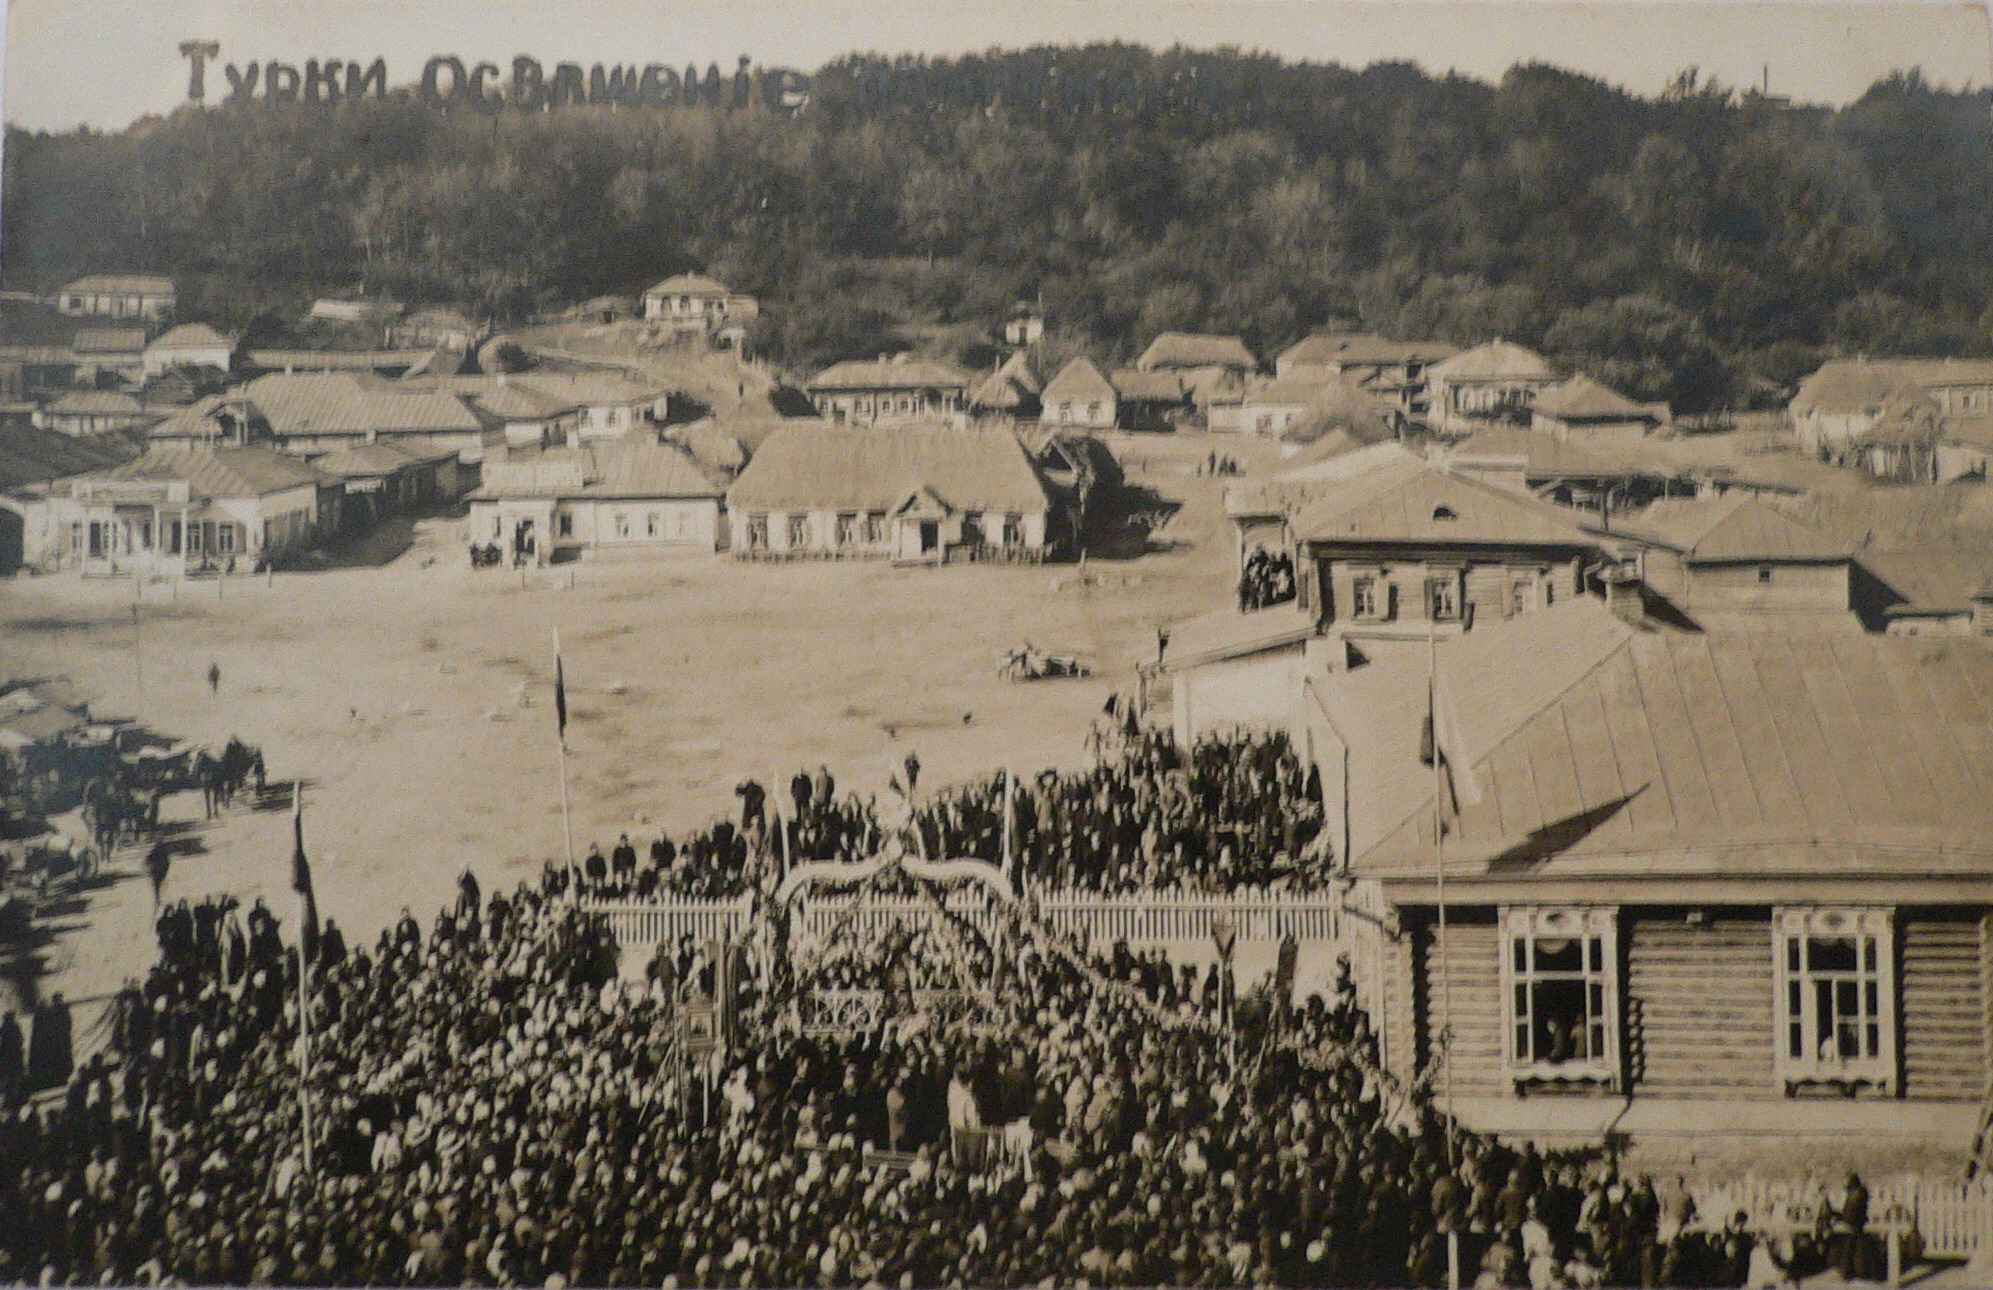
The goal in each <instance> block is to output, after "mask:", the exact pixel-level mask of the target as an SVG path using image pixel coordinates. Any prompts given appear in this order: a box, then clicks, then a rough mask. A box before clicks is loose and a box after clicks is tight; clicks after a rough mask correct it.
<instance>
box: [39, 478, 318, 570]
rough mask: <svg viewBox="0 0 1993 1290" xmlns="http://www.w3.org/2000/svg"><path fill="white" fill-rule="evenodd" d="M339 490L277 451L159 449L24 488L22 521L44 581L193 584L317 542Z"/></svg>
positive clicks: (289, 553)
mask: <svg viewBox="0 0 1993 1290" xmlns="http://www.w3.org/2000/svg"><path fill="white" fill-rule="evenodd" d="M342 493H343V486H342V484H341V482H340V481H339V480H338V479H337V478H335V477H333V476H331V475H328V474H326V473H324V472H323V471H320V470H317V469H315V468H313V467H312V466H311V465H309V464H308V463H306V462H304V461H302V460H300V459H298V458H297V457H294V456H291V455H289V454H287V453H282V452H278V451H276V450H275V449H272V448H267V447H247V448H241V447H195V448H162V447H157V446H154V447H151V448H148V449H147V450H146V452H145V453H144V454H143V455H141V456H139V457H137V458H135V459H134V460H131V461H127V462H124V463H122V464H119V465H116V466H111V467H108V468H106V469H103V470H97V471H91V472H89V473H87V474H82V475H75V476H71V477H70V478H67V479H60V480H56V481H54V482H53V483H44V484H38V485H25V486H22V487H20V488H16V489H14V490H12V491H10V492H9V493H8V494H7V495H6V496H5V498H4V499H0V504H4V505H5V507H6V508H7V509H8V510H11V511H13V512H14V513H15V514H16V515H18V516H19V517H20V519H21V540H22V560H23V563H25V564H26V565H27V566H28V567H30V568H33V569H36V570H38V571H41V572H47V573H53V572H58V571H73V572H81V573H89V574H108V573H147V574H170V575H184V574H189V573H198V572H201V571H204V570H234V569H242V570H250V569H255V568H258V567H261V566H263V565H265V564H267V563H268V562H270V561H272V560H276V559H281V558H283V557H284V556H287V555H291V554H295V553H296V552H298V551H301V550H305V549H307V548H309V547H311V546H312V545H314V544H315V543H316V542H317V541H318V538H319V536H320V534H321V533H322V532H323V531H325V530H326V529H328V528H330V527H331V526H332V525H334V524H336V523H337V522H338V513H339V506H340V498H341V495H342Z"/></svg>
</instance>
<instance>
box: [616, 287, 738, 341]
mask: <svg viewBox="0 0 1993 1290" xmlns="http://www.w3.org/2000/svg"><path fill="white" fill-rule="evenodd" d="M641 308H642V311H643V319H644V321H645V322H649V323H657V324H660V325H662V326H664V327H666V328H668V329H669V330H671V331H673V332H675V333H678V334H680V335H703V336H710V337H712V338H713V339H714V340H716V341H719V342H721V343H723V344H730V345H731V344H738V343H739V341H740V340H741V339H742V338H743V337H744V336H745V334H746V327H747V324H748V323H750V322H752V321H754V319H756V318H757V317H759V316H760V314H761V302H760V301H758V300H756V299H755V298H754V297H753V296H749V295H743V294H741V293H740V292H737V291H735V290H734V289H733V288H731V287H729V286H728V285H727V284H726V283H724V282H721V281H720V280H719V279H717V278H710V277H707V276H706V275H705V274H703V273H678V274H674V275H672V276H671V277H669V278H666V279H664V280H663V281H662V282H659V283H657V284H656V285H655V286H653V287H651V288H650V289H649V290H648V291H646V292H644V294H643V299H642V301H641Z"/></svg>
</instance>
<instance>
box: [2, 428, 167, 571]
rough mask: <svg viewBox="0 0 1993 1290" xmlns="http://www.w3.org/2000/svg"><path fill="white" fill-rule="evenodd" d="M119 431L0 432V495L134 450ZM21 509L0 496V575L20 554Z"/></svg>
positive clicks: (43, 484) (115, 460)
mask: <svg viewBox="0 0 1993 1290" xmlns="http://www.w3.org/2000/svg"><path fill="white" fill-rule="evenodd" d="M138 455H139V454H138V448H137V447H136V446H134V445H133V443H132V442H131V441H130V439H129V438H128V437H127V436H124V435H99V436H94V437H90V438H82V439H79V438H76V437H74V436H71V435H66V434H62V433H60V432H59V431H55V430H40V429H35V428H32V427H26V426H22V427H15V428H12V429H9V430H8V431H7V432H6V433H5V434H0V497H4V496H6V495H7V494H11V493H14V492H16V491H18V490H21V489H30V490H32V489H46V488H48V487H50V486H52V485H53V484H55V483H56V482H57V481H58V480H63V479H69V478H71V477H73V476H76V475H87V474H90V473H91V472H92V471H98V470H106V469H108V468H110V467H112V466H117V465H121V464H123V463H124V462H127V461H130V460H132V459H133V458H134V457H136V456H138ZM24 536H25V535H24V533H23V531H22V514H21V512H20V511H19V510H16V509H11V508H9V507H8V506H6V505H5V504H4V503H3V502H0V577H4V576H7V575H10V574H12V573H14V572H16V571H17V570H19V569H20V567H21V563H22V561H23V559H24V557H25V551H24V549H23V547H24Z"/></svg>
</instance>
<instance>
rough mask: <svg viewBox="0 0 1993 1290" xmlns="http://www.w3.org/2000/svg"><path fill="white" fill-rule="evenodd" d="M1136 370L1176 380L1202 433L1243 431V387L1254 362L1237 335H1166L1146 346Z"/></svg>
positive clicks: (1246, 384)
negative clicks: (1200, 424)
mask: <svg viewBox="0 0 1993 1290" xmlns="http://www.w3.org/2000/svg"><path fill="white" fill-rule="evenodd" d="M1135 370H1137V371H1140V372H1155V373H1163V374H1167V375H1170V376H1174V377H1176V378H1177V379H1178V380H1179V381H1181V382H1182V383H1183V387H1184V390H1185V391H1186V392H1187V394H1188V395H1189V398H1190V404H1191V407H1192V408H1193V409H1194V410H1195V411H1196V414H1197V415H1198V416H1200V417H1202V418H1203V419H1204V425H1205V428H1206V429H1209V430H1213V431H1218V432H1221V433H1231V434H1237V433H1239V432H1240V431H1242V430H1243V429H1244V428H1245V425H1244V411H1243V409H1244V404H1245V397H1246V389H1247V386H1248V384H1249V382H1250V380H1251V378H1252V376H1253V374H1254V373H1255V372H1257V371H1258V370H1259V360H1258V359H1257V358H1255V357H1253V352H1252V351H1251V350H1250V349H1248V348H1246V343H1245V341H1244V340H1243V339H1241V338H1240V337H1237V336H1213V335H1206V334H1202V333H1195V332H1178V331H1166V332H1164V333H1162V334H1161V335H1160V336H1157V337H1156V338H1155V339H1154V340H1152V341H1150V342H1149V347H1148V348H1147V349H1145V350H1143V351H1142V353H1141V356H1140V357H1138V358H1137V359H1136V360H1135Z"/></svg>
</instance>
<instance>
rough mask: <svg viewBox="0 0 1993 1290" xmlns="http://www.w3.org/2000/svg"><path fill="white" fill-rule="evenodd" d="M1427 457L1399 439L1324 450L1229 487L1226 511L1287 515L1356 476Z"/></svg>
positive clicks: (1245, 514)
mask: <svg viewBox="0 0 1993 1290" xmlns="http://www.w3.org/2000/svg"><path fill="white" fill-rule="evenodd" d="M1423 461H1424V458H1422V457H1420V456H1419V455H1418V454H1417V453H1414V452H1412V451H1411V450H1410V449H1409V448H1406V447H1404V446H1403V445H1402V444H1399V443H1397V442H1396V441H1395V440H1394V441H1391V442H1386V443H1375V444H1367V445H1360V446H1357V447H1354V448H1351V449H1348V450H1346V451H1342V452H1335V453H1322V454H1320V455H1318V456H1313V457H1311V459H1310V460H1308V461H1305V462H1301V463H1297V464H1296V465H1293V466H1289V467H1288V468H1286V469H1284V470H1282V471H1280V472H1279V473H1277V474H1274V475H1271V476H1269V477H1267V478H1265V479H1248V480H1243V481H1241V482H1239V483H1237V484H1234V485H1232V486H1231V487H1230V488H1227V489H1226V490H1225V513H1226V514H1227V515H1230V516H1232V517H1233V518H1235V519H1242V518H1246V517H1248V516H1256V515H1286V514H1290V513H1292V512H1294V511H1296V510H1299V509H1300V508H1301V507H1303V506H1306V505H1307V504H1308V503H1310V502H1314V501H1317V500H1319V499H1321V498H1324V497H1329V496H1333V495H1334V494H1335V493H1336V492H1337V491H1338V490H1339V489H1342V488H1344V487H1347V486H1349V485H1350V482H1351V481H1352V480H1358V479H1363V478H1367V477H1368V476H1369V475H1371V474H1372V473H1373V472H1375V471H1378V470H1381V469H1384V468H1386V467H1389V468H1392V469H1399V468H1403V467H1405V466H1408V465H1418V464H1421V463H1423Z"/></svg>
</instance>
